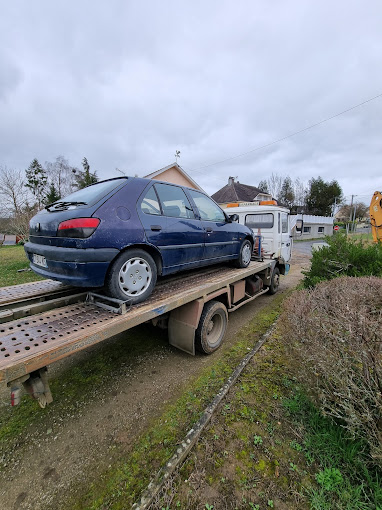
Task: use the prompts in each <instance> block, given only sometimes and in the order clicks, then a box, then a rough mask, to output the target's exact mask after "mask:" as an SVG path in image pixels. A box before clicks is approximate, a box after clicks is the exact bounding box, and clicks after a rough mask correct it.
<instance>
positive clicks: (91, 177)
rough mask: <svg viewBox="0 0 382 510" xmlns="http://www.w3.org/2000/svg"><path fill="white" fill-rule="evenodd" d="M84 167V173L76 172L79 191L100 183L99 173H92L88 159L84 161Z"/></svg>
mask: <svg viewBox="0 0 382 510" xmlns="http://www.w3.org/2000/svg"><path fill="white" fill-rule="evenodd" d="M82 166H83V168H84V169H83V171H82V170H75V171H74V178H75V180H76V185H77V189H82V188H86V186H89V185H90V184H95V183H96V182H98V177H97V172H94V173H92V172H90V165H89V163H88V160H87V159H86V158H84V159H83V160H82Z"/></svg>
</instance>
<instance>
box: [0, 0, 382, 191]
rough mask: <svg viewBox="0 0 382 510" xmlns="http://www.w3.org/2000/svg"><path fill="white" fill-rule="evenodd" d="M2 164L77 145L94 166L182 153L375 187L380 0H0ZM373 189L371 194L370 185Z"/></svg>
mask: <svg viewBox="0 0 382 510" xmlns="http://www.w3.org/2000/svg"><path fill="white" fill-rule="evenodd" d="M0 7H1V11H0V12H1V15H0V165H6V166H8V167H10V168H20V169H24V168H26V167H27V166H28V165H29V163H30V161H31V160H32V159H33V158H35V157H36V158H37V159H38V160H39V161H40V162H41V163H44V162H45V161H53V160H54V159H55V158H56V156H58V155H63V156H65V157H66V158H68V159H69V161H70V163H71V164H72V165H73V166H80V164H81V160H82V158H83V157H84V156H86V157H87V159H88V161H89V163H90V166H91V170H93V171H94V170H96V171H97V174H98V176H99V177H101V178H108V177H113V176H117V175H120V174H118V172H116V170H115V169H116V168H117V167H118V168H119V169H121V170H123V171H124V172H126V173H127V174H128V175H134V174H138V175H139V176H143V175H146V174H148V173H150V172H153V171H156V170H158V169H159V168H161V167H164V166H167V165H168V164H170V163H172V162H173V161H174V160H175V157H174V153H175V150H176V149H178V150H180V151H181V158H180V161H179V163H180V165H181V166H182V167H183V168H184V170H185V171H186V172H188V173H189V174H190V176H191V177H192V178H193V179H194V180H195V181H197V182H198V184H199V185H200V186H202V187H203V188H204V189H205V190H206V191H207V192H209V193H211V194H212V193H214V192H215V191H217V190H218V189H220V188H221V187H222V186H224V185H225V184H226V183H227V181H228V177H229V176H230V175H232V176H235V177H236V176H237V177H238V179H239V181H240V182H242V183H245V184H251V185H254V186H257V185H258V183H259V181H260V180H262V179H264V178H267V177H269V175H270V174H271V173H272V172H274V173H278V174H280V175H283V176H286V175H289V176H290V177H292V178H296V177H299V178H300V179H302V180H304V181H306V182H307V181H308V180H309V179H310V178H311V177H317V176H318V175H321V176H322V177H323V178H324V179H325V180H332V179H337V180H338V182H339V183H340V185H341V187H342V189H343V191H344V193H345V195H351V194H358V195H360V196H361V197H364V199H365V200H366V201H368V200H369V198H371V195H372V193H373V192H374V191H375V190H378V189H381V188H382V164H381V163H382V136H381V135H382V97H380V98H379V99H376V100H374V101H371V102H369V103H367V104H365V105H364V106H361V107H359V108H356V109H354V110H352V111H350V112H348V113H346V114H344V115H341V116H339V117H337V118H335V119H333V120H330V121H329V122H326V123H323V124H321V125H320V126H318V127H315V128H313V129H311V130H308V131H306V132H304V133H302V134H298V135H296V136H294V137H292V138H289V139H287V140H284V141H282V142H280V143H277V144H274V145H272V146H270V147H268V148H266V149H261V150H257V151H255V152H252V153H250V154H247V155H245V156H242V157H238V158H235V159H232V160H230V161H228V162H225V163H219V164H215V165H212V166H207V165H211V164H213V163H215V162H218V161H221V160H225V159H227V158H230V157H233V156H236V155H238V154H241V153H244V152H248V151H250V150H251V149H254V148H256V147H259V146H261V145H264V144H268V143H270V142H272V141H274V140H277V139H279V138H282V137H284V136H286V135H288V134H290V133H293V132H295V131H298V130H300V129H303V128H305V127H306V126H309V125H311V124H314V123H316V122H319V121H321V120H323V119H325V118H328V117H331V116H332V115H335V114H336V113H338V112H341V111H343V110H346V109H347V108H350V107H352V106H354V105H356V104H358V103H361V102H363V101H365V100H367V99H369V98H371V97H374V96H376V95H378V94H382V28H381V26H382V24H381V21H382V3H381V2H380V0H375V1H367V0H364V1H363V2H361V1H349V0H346V1H345V0H337V1H333V0H332V1H327V0H321V1H320V2H317V1H306V0H305V1H304V0H301V1H298V0H293V1H292V0H291V1H278V0H273V1H272V0H271V1H270V0H267V1H265V0H264V1H260V0H231V1H222V0H218V1H208V0H203V1H198V0H192V1H191V0H190V1H181V0H178V1H168V0H161V1H154V0H151V1H128V0H125V1H122V0H114V1H113V0H109V1H108V2H94V1H78V0H77V1H76V2H74V1H71V0H66V1H54V2H51V1H48V0H46V1H41V0H34V1H30V0H27V1H18V0H14V1H13V2H10V1H9V0H6V1H4V0H0ZM369 196H370V197H369Z"/></svg>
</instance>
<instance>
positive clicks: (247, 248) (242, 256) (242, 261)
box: [234, 239, 253, 268]
mask: <svg viewBox="0 0 382 510" xmlns="http://www.w3.org/2000/svg"><path fill="white" fill-rule="evenodd" d="M252 251H253V246H252V243H251V241H249V240H248V239H244V241H243V243H242V245H241V248H240V253H239V258H238V259H237V260H235V261H234V266H235V267H243V268H244V267H248V266H249V263H250V262H251V257H252Z"/></svg>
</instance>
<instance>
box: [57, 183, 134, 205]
mask: <svg viewBox="0 0 382 510" xmlns="http://www.w3.org/2000/svg"><path fill="white" fill-rule="evenodd" d="M126 180H127V179H126V178H120V179H112V180H110V181H103V182H97V183H96V184H92V185H91V186H88V187H87V188H83V189H79V190H78V191H75V192H74V193H71V194H70V195H67V196H66V197H64V198H60V200H58V203H62V202H82V203H83V205H93V204H96V203H97V202H98V200H101V198H103V197H105V196H106V195H107V194H108V193H110V192H111V191H113V189H115V188H117V187H118V186H120V185H121V184H122V183H123V182H126Z"/></svg>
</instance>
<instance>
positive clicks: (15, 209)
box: [0, 166, 28, 215]
mask: <svg viewBox="0 0 382 510" xmlns="http://www.w3.org/2000/svg"><path fill="white" fill-rule="evenodd" d="M27 195H28V193H27V190H26V189H25V180H24V176H23V172H22V171H21V170H14V169H10V168H7V167H6V166H4V167H0V198H1V200H0V202H1V212H2V213H3V214H12V215H13V214H17V213H19V212H20V211H21V210H22V208H23V207H24V205H25V204H26V202H27V198H28V197H27Z"/></svg>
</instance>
